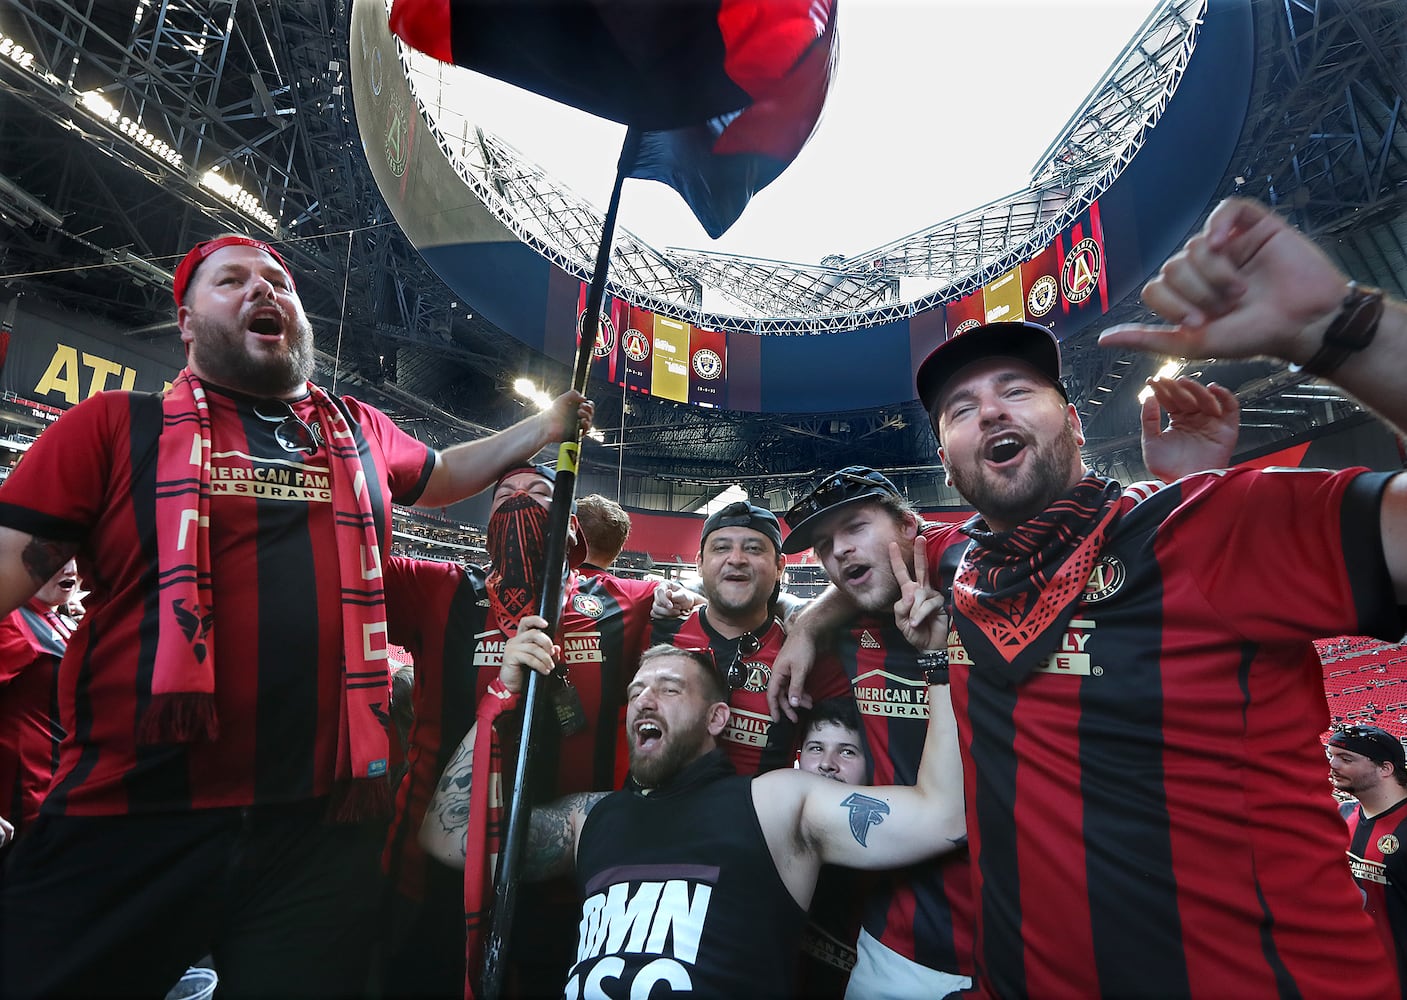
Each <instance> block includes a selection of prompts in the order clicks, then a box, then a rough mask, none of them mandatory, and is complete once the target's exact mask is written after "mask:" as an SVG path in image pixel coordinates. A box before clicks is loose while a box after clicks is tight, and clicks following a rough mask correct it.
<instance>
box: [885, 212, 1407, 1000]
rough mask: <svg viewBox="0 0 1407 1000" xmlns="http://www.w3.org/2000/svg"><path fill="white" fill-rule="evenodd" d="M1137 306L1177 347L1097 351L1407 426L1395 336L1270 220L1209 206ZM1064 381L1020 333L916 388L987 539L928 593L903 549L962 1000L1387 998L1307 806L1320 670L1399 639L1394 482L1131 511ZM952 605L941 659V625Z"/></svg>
mask: <svg viewBox="0 0 1407 1000" xmlns="http://www.w3.org/2000/svg"><path fill="white" fill-rule="evenodd" d="M1143 298H1144V301H1145V302H1146V303H1147V304H1148V305H1149V306H1150V307H1151V308H1153V309H1154V310H1155V311H1157V312H1158V313H1159V314H1161V315H1162V316H1163V317H1164V318H1166V319H1168V320H1169V321H1171V322H1172V323H1174V324H1177V325H1175V326H1172V327H1146V326H1135V327H1123V328H1119V329H1116V330H1112V331H1109V332H1106V333H1105V334H1104V335H1103V337H1102V341H1103V342H1104V343H1107V344H1111V345H1114V346H1119V347H1123V348H1138V349H1144V350H1150V351H1155V352H1157V353H1159V354H1162V355H1171V356H1173V357H1187V358H1206V357H1215V358H1240V357H1248V356H1256V355H1272V356H1275V357H1279V358H1281V359H1284V360H1287V361H1292V362H1295V363H1296V364H1299V365H1301V366H1303V370H1305V371H1307V372H1309V373H1311V374H1314V375H1317V376H1319V377H1321V378H1322V377H1326V376H1332V380H1333V381H1334V382H1335V383H1337V384H1338V385H1339V386H1340V387H1341V388H1342V389H1344V390H1346V391H1348V392H1351V393H1353V394H1354V395H1355V396H1356V397H1357V398H1358V399H1359V400H1361V401H1362V402H1363V404H1364V405H1366V406H1369V407H1372V408H1373V409H1374V410H1376V411H1377V412H1378V413H1379V414H1381V415H1382V416H1383V417H1384V418H1385V419H1386V420H1387V421H1389V422H1390V423H1391V425H1392V426H1393V427H1394V428H1395V429H1396V431H1397V432H1398V433H1401V432H1402V429H1403V428H1404V426H1407V392H1404V391H1403V387H1404V385H1407V308H1404V306H1403V305H1402V304H1401V303H1397V302H1392V301H1389V300H1388V299H1387V297H1386V296H1385V295H1384V294H1383V293H1382V292H1380V291H1378V290H1376V289H1371V288H1365V287H1361V286H1358V285H1355V284H1352V283H1349V282H1347V281H1346V280H1345V278H1344V276H1343V274H1342V273H1341V272H1339V270H1338V269H1337V268H1336V267H1335V266H1334V265H1333V264H1332V263H1331V262H1330V261H1329V259H1328V258H1327V257H1326V256H1325V255H1324V254H1323V253H1322V252H1320V251H1319V250H1318V249H1317V248H1316V247H1315V246H1314V245H1313V244H1312V243H1310V242H1309V241H1308V240H1306V239H1305V238H1304V237H1303V236H1301V235H1300V234H1298V233H1297V232H1295V231H1294V230H1293V229H1291V228H1290V227H1289V226H1288V225H1287V224H1286V223H1285V222H1284V221H1283V220H1282V219H1280V218H1279V217H1278V216H1276V215H1275V214H1274V213H1273V212H1271V211H1270V210H1268V209H1266V208H1265V207H1264V206H1261V205H1259V204H1257V203H1254V202H1248V201H1243V200H1240V199H1232V200H1230V201H1228V202H1225V203H1223V204H1222V205H1221V206H1220V207H1218V208H1217V209H1216V210H1215V211H1213V212H1212V214H1211V216H1210V217H1209V218H1208V220H1207V223H1206V226H1205V228H1204V229H1203V231H1202V232H1201V233H1199V234H1198V235H1196V236H1195V237H1193V238H1192V239H1191V240H1190V241H1189V242H1188V244H1187V246H1186V248H1185V249H1184V250H1182V251H1181V252H1179V253H1178V254H1177V255H1176V256H1174V257H1173V258H1172V259H1171V260H1169V261H1168V262H1167V263H1166V264H1165V265H1164V266H1163V268H1162V270H1161V271H1160V273H1159V275H1158V276H1157V277H1156V278H1155V279H1154V280H1153V281H1152V282H1150V283H1149V284H1148V285H1147V286H1146V287H1145V289H1144V292H1143ZM1059 379H1060V352H1059V345H1058V344H1057V343H1056V341H1055V339H1054V337H1052V336H1051V334H1050V333H1049V331H1047V330H1045V329H1044V328H1042V327H1039V326H1036V325H1034V324H1024V323H994V324H988V325H986V326H982V327H978V328H977V329H975V330H973V331H971V332H969V333H965V334H962V335H959V336H956V337H953V338H951V339H950V340H948V341H947V342H946V343H944V344H943V345H941V346H940V347H939V348H938V349H937V350H935V351H934V352H933V353H932V354H931V355H930V356H929V357H928V359H927V360H926V361H925V362H924V363H923V364H922V365H921V366H920V368H919V371H918V379H917V383H918V392H919V395H920V397H921V398H922V399H923V401H924V405H925V406H926V408H927V410H928V413H929V416H930V419H931V421H932V424H933V429H934V431H935V433H936V435H937V436H938V439H939V441H940V443H941V447H940V456H941V458H942V461H943V463H944V465H945V467H946V468H947V469H948V471H949V474H950V475H951V476H952V478H953V480H954V481H955V482H956V483H957V484H958V486H959V488H960V489H961V490H962V492H963V494H964V495H965V496H966V497H967V498H968V499H969V500H971V501H972V503H973V504H974V506H975V507H976V508H977V511H978V515H977V517H975V518H973V519H972V520H971V521H969V522H968V523H967V524H966V525H964V526H963V527H962V529H961V535H960V536H958V537H956V538H954V537H953V536H951V535H950V536H949V537H946V538H938V539H933V540H930V541H929V542H928V545H927V552H926V553H923V554H924V555H925V556H926V565H919V556H920V553H921V549H922V546H921V545H920V544H919V543H916V544H915V564H916V565H915V567H914V568H915V570H916V571H917V573H916V574H915V576H914V577H908V575H907V574H905V578H904V579H903V580H902V581H901V582H902V583H903V585H904V592H905V595H906V597H907V598H908V599H910V600H911V601H912V603H913V605H914V608H913V611H912V613H911V614H910V615H908V616H906V617H907V624H908V625H909V626H910V631H911V632H912V641H914V642H915V644H917V645H919V646H920V648H923V649H926V650H932V651H934V652H936V653H938V654H940V655H941V654H942V653H945V652H946V654H947V656H948V658H949V659H950V661H951V671H952V688H953V706H954V711H955V712H956V715H957V720H958V729H959V734H960V738H961V741H962V750H963V765H964V774H965V785H966V801H967V809H968V828H969V831H970V836H971V852H972V857H973V859H974V861H973V880H974V887H975V889H976V893H977V902H978V906H977V921H978V923H977V937H976V941H977V948H976V961H977V981H976V986H977V987H978V989H979V991H980V992H981V993H983V994H985V995H996V996H1047V995H1055V994H1060V995H1077V996H1095V995H1103V996H1146V995H1153V994H1156V995H1160V996H1270V995H1278V996H1291V995H1293V996H1306V997H1308V996H1330V995H1336V994H1339V993H1341V992H1342V990H1343V977H1344V970H1346V969H1351V970H1353V972H1352V974H1353V991H1354V994H1355V995H1356V996H1362V997H1369V996H1371V997H1389V996H1393V997H1395V996H1398V995H1399V993H1398V981H1397V974H1396V969H1395V968H1394V966H1393V964H1392V961H1391V959H1390V958H1389V956H1387V955H1386V954H1385V951H1384V948H1383V945H1382V941H1381V939H1380V938H1379V937H1378V935H1377V934H1376V933H1375V932H1374V929H1373V926H1372V921H1371V918H1370V917H1369V916H1368V915H1367V914H1365V913H1364V911H1363V905H1362V897H1361V894H1360V893H1359V891H1358V889H1357V887H1356V886H1355V885H1354V884H1353V881H1352V878H1351V875H1350V872H1349V869H1348V866H1347V865H1345V864H1344V863H1343V860H1342V857H1341V854H1340V852H1341V851H1342V849H1343V840H1342V838H1343V829H1342V825H1341V823H1340V822H1339V819H1338V817H1337V816H1335V815H1334V812H1333V809H1332V803H1331V802H1330V801H1329V800H1328V798H1327V797H1326V796H1325V795H1324V794H1323V792H1322V784H1321V782H1322V775H1323V767H1324V762H1323V758H1322V757H1320V755H1319V747H1318V745H1317V742H1316V736H1317V734H1318V733H1319V732H1320V731H1322V730H1323V729H1324V728H1326V724H1327V722H1328V712H1327V708H1326V703H1325V696H1324V683H1323V672H1322V667H1321V665H1320V662H1319V659H1318V657H1317V656H1316V654H1315V651H1314V647H1313V645H1312V640H1314V639H1316V638H1322V637H1329V636H1336V635H1343V634H1350V635H1373V636H1378V637H1380V638H1384V639H1391V640H1396V639H1397V638H1398V637H1400V636H1401V634H1402V631H1403V621H1402V617H1401V614H1400V605H1401V604H1402V603H1404V599H1407V477H1403V476H1401V475H1400V474H1393V473H1384V474H1379V473H1373V472H1369V471H1367V470H1364V469H1361V468H1358V469H1348V470H1345V471H1342V472H1327V471H1316V470H1302V469H1293V470H1284V469H1268V470H1263V471H1261V470H1254V469H1245V468H1240V469H1231V470H1222V471H1218V472H1211V473H1203V474H1194V475H1189V476H1186V477H1185V478H1183V479H1181V480H1179V481H1177V482H1175V483H1172V484H1171V485H1168V486H1165V487H1163V488H1161V489H1156V488H1151V487H1149V486H1148V485H1147V484H1143V485H1139V486H1133V487H1128V488H1121V487H1120V486H1119V484H1118V483H1116V482H1113V481H1111V480H1108V479H1105V478H1103V477H1101V476H1098V475H1096V474H1094V473H1092V472H1090V471H1089V469H1087V468H1086V467H1085V466H1084V463H1083V462H1082V460H1081V457H1080V453H1079V446H1080V445H1081V444H1082V443H1083V436H1082V431H1081V425H1080V419H1079V416H1078V413H1077V412H1076V409H1075V407H1074V406H1072V405H1070V404H1069V403H1068V402H1067V401H1066V399H1065V397H1064V391H1063V389H1062V387H1061V385H1060V381H1059ZM1155 387H1156V383H1155ZM1163 388H1164V391H1166V389H1167V387H1166V386H1165V387H1163ZM1155 391H1157V390H1156V388H1155ZM1148 417H1149V414H1148V412H1147V410H1145V426H1147V424H1148ZM1154 420H1156V413H1155V414H1154ZM947 544H955V545H956V546H957V547H958V550H959V551H958V552H957V553H956V555H957V557H956V558H948V556H949V552H948V551H947V550H946V549H945V546H946V545H947ZM928 567H933V568H934V569H936V570H937V572H936V574H933V575H930V574H929V573H928V572H926V570H927V569H928ZM915 580H917V581H918V582H917V583H916V582H915ZM949 584H951V587H952V603H953V609H952V613H953V622H952V625H953V627H952V630H951V631H949V629H948V621H947V617H946V615H938V614H935V613H934V612H933V610H932V609H933V608H934V607H936V606H938V605H939V604H941V602H942V600H943V598H942V596H941V594H942V593H943V588H945V587H946V586H948V585H949ZM915 622H917V623H918V625H917V627H914V623H915ZM1325 928H1332V929H1333V941H1334V945H1333V947H1332V948H1326V947H1325V944H1324V941H1325V938H1324V932H1325Z"/></svg>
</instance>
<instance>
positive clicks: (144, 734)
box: [137, 691, 220, 746]
mask: <svg viewBox="0 0 1407 1000" xmlns="http://www.w3.org/2000/svg"><path fill="white" fill-rule="evenodd" d="M219 738H220V720H219V718H218V717H217V716H216V714H215V696H214V695H213V694H204V693H201V692H193V691H182V692H173V693H171V694H157V695H152V699H151V703H150V704H149V705H148V706H147V710H146V711H145V712H144V713H143V714H142V721H141V723H140V724H139V725H138V726H137V742H138V743H139V744H141V745H143V746H150V745H153V744H158V743H195V742H197V741H206V742H211V743H213V742H214V741H215V740H218V739H219Z"/></svg>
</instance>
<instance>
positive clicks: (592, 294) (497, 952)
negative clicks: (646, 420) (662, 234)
mask: <svg viewBox="0 0 1407 1000" xmlns="http://www.w3.org/2000/svg"><path fill="white" fill-rule="evenodd" d="M639 148H640V132H639V130H638V129H637V128H636V127H634V126H631V127H630V128H629V129H628V130H627V131H626V133H625V142H624V143H623V144H622V146H621V151H620V161H619V163H618V164H617V166H616V180H615V186H614V187H612V188H611V200H610V203H609V204H608V205H607V207H606V216H605V219H604V220H603V221H602V223H601V245H600V246H599V247H598V248H597V250H596V267H595V270H593V271H592V272H591V283H590V284H589V285H588V286H587V292H586V315H585V317H584V318H583V322H582V326H581V337H580V341H579V343H578V344H577V352H576V363H575V365H574V366H573V368H572V386H571V387H572V388H573V389H575V390H576V391H577V392H579V393H581V394H582V395H583V396H584V395H586V382H587V377H588V376H589V374H590V372H591V352H592V349H593V348H594V347H595V345H596V333H597V331H598V329H599V328H600V321H601V303H602V302H603V301H604V300H605V297H606V272H607V271H608V269H609V266H610V259H611V242H612V241H613V240H614V238H615V229H616V215H617V213H618V211H619V209H620V190H621V185H622V184H623V183H624V181H625V178H626V176H627V175H628V174H629V173H630V171H631V169H632V168H633V166H634V164H635V154H636V152H637V151H638V150H639ZM580 455H581V428H580V426H579V425H578V424H576V423H573V424H572V426H571V428H570V429H569V430H568V431H567V436H566V437H565V438H564V439H563V440H562V442H561V444H560V445H559V446H558V449H557V480H556V483H555V485H554V486H553V488H552V510H551V512H550V514H549V516H548V522H547V543H546V545H547V553H546V556H545V558H544V561H543V585H542V597H541V600H540V602H539V604H538V614H540V615H541V616H542V617H543V618H545V619H547V632H548V634H549V635H553V636H555V635H556V634H557V628H558V625H559V623H560V621H561V617H562V588H563V585H564V583H565V582H566V578H567V529H568V527H569V525H570V522H571V514H572V501H573V499H574V497H575V495H576V477H577V466H578V462H579V459H580ZM541 682H542V677H541V675H539V674H538V673H537V671H535V670H529V671H528V682H527V690H526V693H525V694H524V697H523V730H522V734H521V736H520V738H519V740H518V756H517V760H516V764H515V767H514V780H513V788H512V791H511V793H510V796H509V800H508V823H507V829H506V831H505V832H504V836H503V850H502V852H501V853H500V854H499V858H498V873H497V874H498V878H497V881H496V883H495V886H494V904H493V923H492V926H491V928H490V931H489V937H488V940H487V942H485V944H484V977H483V993H484V996H485V997H486V998H487V1000H498V998H499V997H500V996H502V995H503V980H504V971H505V960H506V958H507V955H508V944H509V940H510V936H511V934H512V930H513V913H514V910H515V908H516V906H517V895H518V876H519V870H520V869H521V867H522V853H523V847H524V844H525V843H526V842H527V835H528V813H529V812H530V807H529V806H528V804H527V801H526V795H527V787H528V780H527V779H528V769H529V768H530V767H531V766H532V748H533V743H534V739H535V735H536V732H535V731H536V728H537V726H539V725H551V724H552V723H553V722H554V721H555V720H553V719H551V718H546V719H543V718H542V716H544V715H546V712H545V711H544V709H543V708H542V703H543V700H544V699H543V696H542V683H541ZM610 724H614V720H610ZM470 863H471V864H472V863H473V861H472V860H471V861H470Z"/></svg>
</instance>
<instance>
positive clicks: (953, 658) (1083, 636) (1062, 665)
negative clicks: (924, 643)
mask: <svg viewBox="0 0 1407 1000" xmlns="http://www.w3.org/2000/svg"><path fill="white" fill-rule="evenodd" d="M1094 629H1095V625H1094V622H1091V621H1082V620H1081V619H1078V618H1074V619H1071V621H1070V625H1069V627H1068V628H1066V629H1065V635H1064V636H1063V637H1062V638H1061V640H1060V648H1059V649H1057V650H1056V651H1055V652H1054V653H1051V654H1050V656H1048V657H1046V661H1045V662H1044V663H1042V664H1041V665H1040V666H1039V667H1037V668H1036V669H1035V670H1034V671H1033V672H1034V673H1038V674H1065V675H1067V676H1071V677H1100V676H1103V674H1104V668H1103V667H1100V666H1094V665H1092V664H1091V663H1090V662H1089V653H1088V652H1086V650H1085V647H1086V646H1087V645H1088V644H1089V640H1090V636H1091V635H1093V633H1094ZM948 662H949V663H950V664H954V665H961V666H964V667H969V668H970V667H971V666H972V657H970V656H968V655H967V647H966V646H964V645H963V644H962V640H961V639H960V638H958V632H957V629H952V630H950V631H949V632H948ZM855 697H856V698H858V697H859V694H858V693H857V694H856V696H855Z"/></svg>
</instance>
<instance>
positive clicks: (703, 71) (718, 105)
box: [391, 0, 836, 239]
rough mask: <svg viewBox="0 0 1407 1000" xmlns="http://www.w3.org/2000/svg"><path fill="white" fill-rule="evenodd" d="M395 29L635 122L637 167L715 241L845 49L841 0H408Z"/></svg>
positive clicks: (803, 130)
mask: <svg viewBox="0 0 1407 1000" xmlns="http://www.w3.org/2000/svg"><path fill="white" fill-rule="evenodd" d="M391 30H392V31H393V32H394V33H395V34H397V35H398V36H400V37H401V39H403V40H404V41H405V42H406V43H407V44H408V45H410V46H412V47H413V48H416V49H419V50H420V51H422V52H425V53H426V54H428V55H430V56H433V57H434V58H436V59H439V60H441V61H444V62H452V63H455V64H456V65H459V66H464V67H466V68H468V69H472V70H475V71H477V72H480V73H484V74H485V75H487V76H492V77H495V78H496V79H499V80H503V81H505V82H507V83H512V84H514V85H516V86H519V87H522V88H524V89H526V90H531V91H533V92H534V93H538V94H542V95H544V96H546V97H549V98H552V99H553V100H556V101H559V102H561V103H563V104H568V105H571V106H572V107H575V108H579V109H581V110H583V111H587V112H590V113H591V114H594V115H597V116H599V117H602V118H608V119H611V120H613V121H618V122H621V123H623V124H625V125H628V126H630V127H631V129H632V130H634V131H635V132H636V133H637V136H638V140H639V144H638V150H637V151H636V152H635V154H634V157H633V162H631V163H629V164H625V165H624V169H623V173H624V174H625V176H628V177H639V178H644V179H648V180H657V181H661V182H663V183H665V184H668V185H670V186H671V187H673V188H674V189H675V190H677V191H678V192H679V193H680V195H681V196H683V198H684V200H685V202H686V203H688V205H689V207H690V209H692V210H693V213H694V215H695V216H696V217H697V218H698V220H699V222H700V223H701V224H702V225H703V227H704V229H705V230H706V231H707V232H708V234H709V235H710V236H711V237H713V238H715V239H717V238H718V237H719V236H721V235H723V233H724V232H726V231H727V229H728V227H729V226H731V225H732V224H733V223H734V222H736V221H737V219H738V216H739V215H741V214H742V211H743V209H744V208H745V207H746V206H747V203H748V200H749V199H750V198H751V197H752V195H753V194H755V193H756V192H757V191H760V190H761V189H762V188H764V187H766V186H767V185H768V184H769V183H771V182H772V180H774V179H775V178H776V177H777V176H778V175H779V174H780V173H781V172H782V171H783V170H785V169H786V167H787V165H788V164H790V163H791V161H792V160H793V159H794V158H795V157H796V154H797V153H799V152H800V151H801V147H802V146H804V145H805V144H806V140H807V139H809V138H810V137H811V134H812V133H813V132H814V131H815V129H816V123H817V122H818V121H819V119H820V116H821V107H822V105H823V104H824V102H825V96H826V92H827V90H828V89H829V86H830V79H831V73H832V68H833V65H834V60H835V52H836V49H835V37H836V36H835V0H395V4H394V5H393V6H392V8H391Z"/></svg>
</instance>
